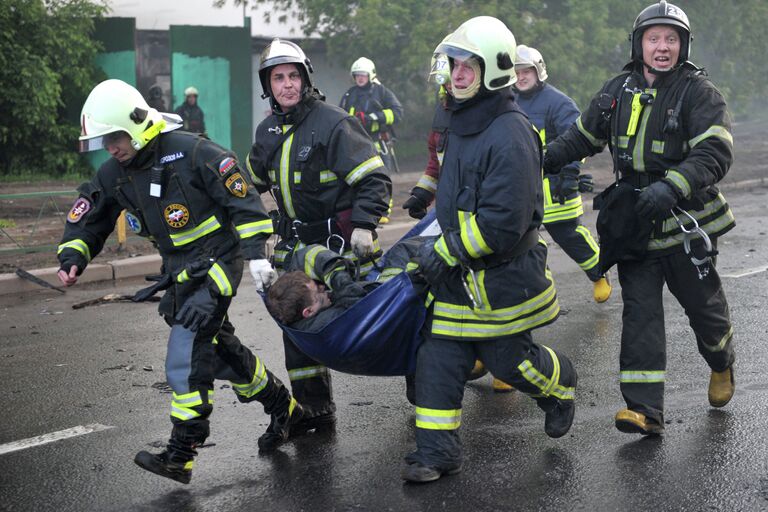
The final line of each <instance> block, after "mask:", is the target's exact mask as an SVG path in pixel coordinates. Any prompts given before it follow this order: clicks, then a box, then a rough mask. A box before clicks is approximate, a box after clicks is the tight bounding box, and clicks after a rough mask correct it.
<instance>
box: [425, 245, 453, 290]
mask: <svg viewBox="0 0 768 512" xmlns="http://www.w3.org/2000/svg"><path fill="white" fill-rule="evenodd" d="M435 241H436V240H428V241H426V242H424V244H422V246H421V247H420V248H419V257H418V259H419V271H420V272H421V275H422V276H423V277H424V279H425V280H426V281H427V282H428V283H429V284H431V285H434V284H437V283H439V282H440V281H442V280H443V279H445V276H446V275H447V274H448V272H450V270H451V267H450V266H449V265H448V264H447V263H446V262H445V260H443V258H441V257H440V255H439V254H437V251H435Z"/></svg>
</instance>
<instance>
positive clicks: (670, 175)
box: [666, 169, 691, 198]
mask: <svg viewBox="0 0 768 512" xmlns="http://www.w3.org/2000/svg"><path fill="white" fill-rule="evenodd" d="M666 178H667V180H669V181H671V182H672V183H673V184H674V185H675V186H676V187H677V188H678V190H680V192H682V193H683V197H685V198H689V197H691V184H690V183H688V180H687V179H686V177H685V176H683V175H682V174H680V173H679V172H678V171H675V170H674V169H671V170H669V171H667V176H666Z"/></svg>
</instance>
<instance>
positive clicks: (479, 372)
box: [468, 359, 488, 380]
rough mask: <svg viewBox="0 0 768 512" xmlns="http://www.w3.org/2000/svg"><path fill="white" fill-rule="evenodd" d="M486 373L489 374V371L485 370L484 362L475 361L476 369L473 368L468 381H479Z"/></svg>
mask: <svg viewBox="0 0 768 512" xmlns="http://www.w3.org/2000/svg"><path fill="white" fill-rule="evenodd" d="M486 373H488V370H486V369H485V365H483V362H482V361H481V360H479V359H477V360H476V361H475V367H474V368H472V372H471V373H470V374H469V379H468V380H477V379H479V378H480V377H483V376H484V375H485V374H486Z"/></svg>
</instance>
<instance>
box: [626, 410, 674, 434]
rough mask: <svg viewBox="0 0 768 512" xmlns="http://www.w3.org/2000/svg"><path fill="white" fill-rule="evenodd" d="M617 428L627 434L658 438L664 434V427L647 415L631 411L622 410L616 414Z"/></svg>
mask: <svg viewBox="0 0 768 512" xmlns="http://www.w3.org/2000/svg"><path fill="white" fill-rule="evenodd" d="M615 421H616V428H617V429H619V430H620V431H621V432H624V433H625V434H642V435H644V436H658V435H661V434H663V433H664V425H662V424H661V423H658V422H656V421H654V420H652V419H650V418H648V417H646V416H645V414H643V413H640V412H637V411H633V410H630V409H622V410H620V411H619V412H617V413H616V418H615Z"/></svg>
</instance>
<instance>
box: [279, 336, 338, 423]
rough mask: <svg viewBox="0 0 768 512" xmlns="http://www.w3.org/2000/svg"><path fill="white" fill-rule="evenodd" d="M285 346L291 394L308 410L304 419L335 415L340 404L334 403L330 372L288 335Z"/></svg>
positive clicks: (305, 410)
mask: <svg viewBox="0 0 768 512" xmlns="http://www.w3.org/2000/svg"><path fill="white" fill-rule="evenodd" d="M283 345H284V347H285V368H286V369H287V370H288V377H289V378H290V379H291V391H293V397H294V398H295V399H296V401H298V402H299V403H300V404H301V406H302V407H303V408H304V418H305V419H307V420H311V419H312V418H316V417H318V416H326V415H331V414H334V413H335V412H336V404H335V403H334V402H333V388H332V386H331V372H330V370H329V369H328V368H326V367H325V366H324V365H323V364H322V363H319V362H317V361H315V360H314V359H312V358H311V357H309V356H307V355H306V354H304V352H302V351H301V350H299V349H298V347H297V346H296V345H295V344H294V343H293V341H291V338H290V337H289V336H288V335H287V334H285V333H283Z"/></svg>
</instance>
